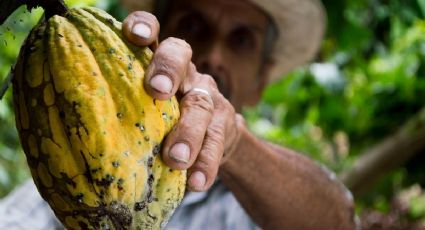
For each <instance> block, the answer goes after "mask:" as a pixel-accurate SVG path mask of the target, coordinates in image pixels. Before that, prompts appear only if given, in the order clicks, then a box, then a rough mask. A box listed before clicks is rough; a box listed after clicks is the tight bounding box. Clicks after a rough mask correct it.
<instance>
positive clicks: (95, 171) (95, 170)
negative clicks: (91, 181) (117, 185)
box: [90, 168, 102, 174]
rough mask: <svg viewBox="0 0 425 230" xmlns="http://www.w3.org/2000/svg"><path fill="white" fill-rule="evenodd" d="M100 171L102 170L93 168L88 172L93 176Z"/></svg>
mask: <svg viewBox="0 0 425 230" xmlns="http://www.w3.org/2000/svg"><path fill="white" fill-rule="evenodd" d="M101 169H102V168H95V169H91V170H90V172H91V173H92V174H95V173H97V172H99V171H100V170H101Z"/></svg>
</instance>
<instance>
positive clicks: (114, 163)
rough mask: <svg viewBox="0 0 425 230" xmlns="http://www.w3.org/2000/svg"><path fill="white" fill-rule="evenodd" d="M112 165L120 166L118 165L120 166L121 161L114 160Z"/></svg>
mask: <svg viewBox="0 0 425 230" xmlns="http://www.w3.org/2000/svg"><path fill="white" fill-rule="evenodd" d="M112 167H114V168H118V167H120V162H118V161H113V162H112Z"/></svg>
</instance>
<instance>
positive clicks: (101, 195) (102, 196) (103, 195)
mask: <svg viewBox="0 0 425 230" xmlns="http://www.w3.org/2000/svg"><path fill="white" fill-rule="evenodd" d="M99 198H100V199H102V200H103V198H105V190H103V189H102V190H100V192H99Z"/></svg>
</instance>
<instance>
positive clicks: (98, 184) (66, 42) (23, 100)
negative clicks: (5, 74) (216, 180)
mask: <svg viewBox="0 0 425 230" xmlns="http://www.w3.org/2000/svg"><path fill="white" fill-rule="evenodd" d="M151 57H152V52H151V51H150V50H149V48H140V47H136V46H133V45H131V44H129V43H128V42H126V41H125V39H124V38H123V37H122V32H121V23H119V22H118V21H116V20H115V19H114V18H113V17H112V16H110V15H108V14H107V13H105V12H103V11H101V10H99V9H96V8H80V9H70V10H68V12H67V13H66V14H64V15H63V16H58V15H56V16H52V17H51V18H49V19H48V20H46V21H45V22H41V23H40V24H39V25H38V26H37V27H36V28H34V29H33V30H32V32H31V33H30V35H29V37H28V38H27V40H26V43H25V45H24V46H23V47H22V49H21V53H20V57H19V60H18V62H17V65H16V68H15V76H14V82H13V87H14V104H15V112H16V125H17V127H18V131H19V135H20V139H21V143H22V146H23V149H24V151H25V154H26V157H27V161H28V165H29V167H30V170H31V174H32V176H33V178H34V181H35V183H36V185H37V188H38V190H39V192H40V194H41V195H42V197H43V198H44V199H45V200H46V201H47V202H48V203H49V205H50V207H51V208H52V209H53V210H54V212H55V214H56V216H57V217H58V218H59V219H60V221H61V222H62V223H63V224H64V226H65V227H67V228H69V229H160V228H161V226H163V225H164V224H165V223H166V222H167V220H168V219H169V218H170V216H171V214H172V213H173V211H174V210H175V209H176V208H177V206H178V205H179V203H180V201H181V199H182V198H183V195H184V191H185V183H186V172H185V171H179V170H172V169H170V168H169V167H167V166H166V165H165V164H164V163H163V161H162V160H161V157H160V154H159V152H160V148H161V142H162V140H163V138H164V136H165V135H166V134H167V133H168V132H169V131H170V130H171V128H172V127H173V125H174V124H175V123H176V121H177V119H178V118H179V108H178V103H177V101H176V99H175V98H172V99H170V100H167V101H158V100H154V99H152V98H151V97H150V96H149V95H148V94H147V93H146V92H145V91H144V88H143V77H144V73H145V70H146V68H147V66H148V64H149V62H150V59H151Z"/></svg>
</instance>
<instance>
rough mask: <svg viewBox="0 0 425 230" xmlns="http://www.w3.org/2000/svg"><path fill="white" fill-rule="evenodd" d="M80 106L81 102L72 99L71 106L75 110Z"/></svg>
mask: <svg viewBox="0 0 425 230" xmlns="http://www.w3.org/2000/svg"><path fill="white" fill-rule="evenodd" d="M80 106H81V104H80V103H79V102H77V101H73V102H72V108H74V109H75V110H77V109H79V108H80Z"/></svg>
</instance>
